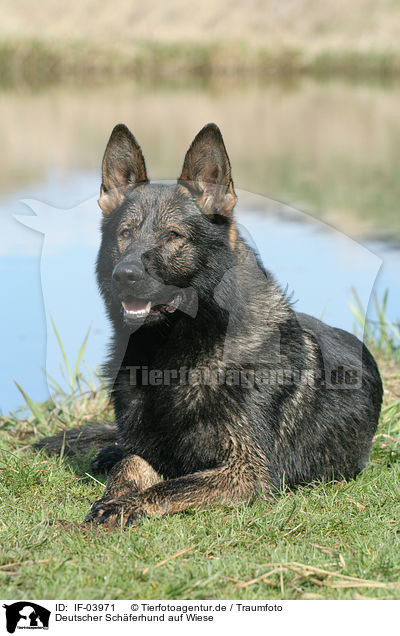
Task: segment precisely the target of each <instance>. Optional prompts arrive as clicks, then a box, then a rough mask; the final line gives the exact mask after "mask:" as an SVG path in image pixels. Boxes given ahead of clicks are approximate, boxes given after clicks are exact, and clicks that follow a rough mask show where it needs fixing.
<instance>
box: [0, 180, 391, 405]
mask: <svg viewBox="0 0 400 636" xmlns="http://www.w3.org/2000/svg"><path fill="white" fill-rule="evenodd" d="M98 186H99V183H98V179H97V177H96V176H95V175H92V174H86V175H82V174H80V175H75V176H73V175H72V176H70V178H69V179H68V180H67V181H65V182H60V181H57V179H54V177H53V178H51V179H49V180H48V182H46V183H43V184H38V185H37V186H36V187H35V189H32V188H30V191H29V198H30V202H29V203H28V205H27V204H24V203H21V202H20V200H21V199H24V197H26V195H27V192H21V193H18V195H15V196H14V197H12V198H11V199H9V200H7V201H2V202H1V205H0V213H1V218H2V225H3V230H2V233H1V236H0V250H1V254H2V259H1V262H0V273H1V277H0V280H1V290H0V293H1V298H2V313H1V321H2V328H1V331H0V338H1V343H0V344H1V351H2V358H1V364H0V387H1V389H0V408H1V410H2V412H3V413H6V412H8V411H10V410H14V409H16V408H17V407H18V406H19V405H20V404H21V403H22V402H23V400H22V398H21V395H20V393H19V391H18V389H17V388H16V386H15V383H14V380H17V381H18V383H19V384H20V385H21V386H22V387H23V388H24V390H25V391H27V393H28V394H29V395H30V396H31V397H32V399H34V400H35V401H38V400H44V399H46V398H47V397H48V396H49V392H50V389H49V386H48V384H47V381H46V376H45V373H44V370H46V371H47V373H48V374H50V375H51V376H52V377H54V378H55V379H56V380H57V381H59V382H62V383H63V382H64V385H65V381H64V380H63V375H62V372H61V370H60V366H61V363H62V358H61V353H60V350H59V347H58V344H57V340H56V337H55V334H54V331H53V329H52V326H51V322H50V317H52V318H53V319H54V322H55V324H56V326H57V329H58V331H59V333H60V335H61V337H62V340H63V343H64V346H65V349H66V352H67V356H68V358H69V359H70V361H71V363H73V362H74V361H75V359H76V356H77V353H78V350H79V347H80V345H81V343H82V341H83V339H84V337H85V334H86V332H87V330H88V328H89V326H90V328H91V331H90V336H89V340H88V345H87V349H86V353H85V361H86V363H87V364H88V366H89V367H90V368H94V367H96V366H98V365H99V364H101V362H102V361H103V360H104V357H105V352H106V347H107V342H108V339H109V335H110V328H109V325H108V322H107V319H106V316H105V312H104V309H103V306H102V302H101V300H100V297H99V294H98V291H97V288H96V282H95V275H94V267H95V260H96V253H97V249H98V246H99V239H100V229H99V228H100V220H101V213H100V210H99V208H98V207H97V203H96V196H94V195H95V193H96V192H97V191H98ZM71 193H73V196H72V195H71ZM238 194H239V201H240V202H241V203H240V204H239V207H238V213H237V219H238V222H239V224H240V227H241V231H242V233H243V234H244V235H245V236H246V237H247V238H248V240H249V241H250V242H251V243H252V244H253V245H255V246H256V247H257V249H258V251H259V253H260V254H261V257H262V260H263V262H264V265H265V266H266V267H267V268H268V269H270V270H271V271H272V272H273V273H274V274H275V277H276V278H277V280H278V281H279V282H280V284H281V285H282V287H287V289H288V292H289V293H290V294H292V300H293V302H294V303H295V308H296V309H298V310H300V311H304V312H307V313H310V314H312V315H314V316H317V317H319V318H322V319H323V320H324V321H326V322H328V323H329V324H332V325H335V326H339V327H342V328H344V329H348V330H353V326H354V317H353V314H352V313H351V311H350V308H349V301H351V300H352V297H353V296H352V287H355V288H356V289H357V292H358V294H359V296H360V298H361V301H362V303H363V305H364V306H365V307H367V306H368V305H369V303H370V300H371V294H372V291H373V290H375V291H377V293H378V295H379V296H380V297H381V296H382V294H383V291H384V289H385V288H389V290H390V296H389V305H388V315H389V317H390V318H391V319H392V320H397V319H398V318H399V317H400V277H399V272H400V250H399V249H398V247H396V246H393V245H390V244H387V243H374V242H366V243H364V244H360V243H359V242H356V241H354V240H352V239H351V238H349V237H347V236H346V235H344V234H342V233H340V232H338V231H336V230H334V229H333V228H330V227H329V226H327V225H325V224H324V223H322V222H320V221H317V220H315V219H313V218H312V217H310V216H307V215H305V214H303V213H301V212H299V211H297V210H293V209H290V208H287V207H285V206H282V205H279V204H276V203H274V202H273V201H269V200H267V199H265V198H262V197H259V196H256V195H250V194H248V193H241V192H240V191H239V192H238ZM43 201H46V203H41V202H43ZM57 206H60V207H62V209H57ZM32 210H34V212H35V213H36V215H37V216H35V215H34V214H33V212H32ZM14 214H19V215H26V216H24V217H23V218H22V219H21V217H20V218H19V220H17V219H15V218H14V217H13V215H14ZM21 221H22V222H21ZM23 223H25V224H28V225H29V226H30V227H26V225H24V224H23ZM369 316H370V317H372V318H373V317H374V315H373V308H372V307H370V309H369Z"/></svg>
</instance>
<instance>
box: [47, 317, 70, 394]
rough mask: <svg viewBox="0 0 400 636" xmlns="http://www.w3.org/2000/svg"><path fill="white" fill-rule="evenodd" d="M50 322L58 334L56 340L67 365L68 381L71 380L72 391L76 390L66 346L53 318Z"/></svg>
mask: <svg viewBox="0 0 400 636" xmlns="http://www.w3.org/2000/svg"><path fill="white" fill-rule="evenodd" d="M50 320H51V324H52V326H53V329H54V333H55V334H56V338H57V341H58V346H59V347H60V351H61V354H62V357H63V360H64V365H65V369H66V371H67V374H68V379H69V383H70V385H71V389H72V390H74V384H73V382H72V374H71V369H70V366H69V362H68V358H67V354H66V353H65V349H64V345H63V343H62V340H61V336H60V334H59V333H58V330H57V327H56V325H55V323H54V320H53V317H52V316H50Z"/></svg>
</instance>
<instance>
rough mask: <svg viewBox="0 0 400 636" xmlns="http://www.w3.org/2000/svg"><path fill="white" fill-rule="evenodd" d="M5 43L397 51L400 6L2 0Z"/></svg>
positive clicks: (372, 1) (307, 1)
mask: <svg viewBox="0 0 400 636" xmlns="http://www.w3.org/2000/svg"><path fill="white" fill-rule="evenodd" d="M1 34H2V36H3V37H7V38H16V39H19V38H30V39H31V38H40V39H42V38H43V39H45V40H59V39H60V38H61V39H82V40H89V41H92V42H99V43H102V44H104V43H106V42H107V43H108V44H110V43H112V42H113V43H118V46H124V45H125V44H126V43H127V42H129V41H132V40H149V41H165V42H185V41H186V42H188V41H193V40H194V41H198V42H213V41H221V40H224V41H231V40H241V41H247V42H248V43H250V44H254V45H260V44H263V45H267V46H268V47H274V48H282V47H293V48H300V49H302V50H304V49H307V50H310V51H316V50H322V49H326V48H329V49H334V50H337V49H338V50H343V49H347V50H350V49H351V50H371V49H379V50H388V49H391V48H393V49H396V50H399V46H400V45H399V43H400V5H399V3H397V2H393V1H392V0H380V1H379V2H378V1H377V0H353V1H352V2H348V0H334V2H326V0H285V2H282V1H280V0H248V1H247V2H245V3H240V2H237V0H222V2H217V3H216V2H212V1H211V0H205V1H203V2H196V3H188V2H187V1H186V0H169V2H168V3H166V2H164V1H163V0H149V2H147V3H143V2H140V3H139V2H132V0H115V1H114V2H112V3H110V2H102V3H100V2H95V1H94V0H71V1H70V2H69V3H68V4H66V5H64V6H63V7H62V8H61V10H60V3H59V2H58V1H57V0H42V1H41V2H40V3H35V5H34V8H33V4H32V0H19V2H15V1H14V0H3V2H2V20H1Z"/></svg>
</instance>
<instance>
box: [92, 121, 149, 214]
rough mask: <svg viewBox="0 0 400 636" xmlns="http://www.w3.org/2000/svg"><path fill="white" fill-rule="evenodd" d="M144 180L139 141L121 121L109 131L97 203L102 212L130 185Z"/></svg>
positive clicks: (109, 211) (118, 199)
mask: <svg viewBox="0 0 400 636" xmlns="http://www.w3.org/2000/svg"><path fill="white" fill-rule="evenodd" d="M147 181H148V179H147V174H146V166H145V163H144V158H143V154H142V151H141V149H140V146H139V144H138V143H137V141H136V139H135V137H134V136H133V135H132V133H131V131H130V130H129V129H128V128H127V127H126V126H124V124H118V125H117V126H115V128H114V129H113V131H112V133H111V137H110V139H109V140H108V144H107V148H106V151H105V153H104V157H103V164H102V184H101V189H100V198H99V206H100V207H101V209H102V210H103V212H104V214H106V215H108V214H111V212H112V211H113V210H115V208H116V207H117V206H118V205H119V204H120V203H121V202H122V200H123V198H124V196H125V193H126V190H127V189H128V188H129V187H131V186H133V185H136V184H138V183H146V182H147Z"/></svg>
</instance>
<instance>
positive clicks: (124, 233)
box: [119, 227, 132, 239]
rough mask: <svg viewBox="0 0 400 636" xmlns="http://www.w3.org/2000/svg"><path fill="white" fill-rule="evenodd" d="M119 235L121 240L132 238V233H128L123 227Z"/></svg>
mask: <svg viewBox="0 0 400 636" xmlns="http://www.w3.org/2000/svg"><path fill="white" fill-rule="evenodd" d="M119 235H120V237H121V238H123V239H130V238H132V233H131V231H130V230H129V229H128V228H127V227H124V229H123V230H121V232H120V233H119Z"/></svg>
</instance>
